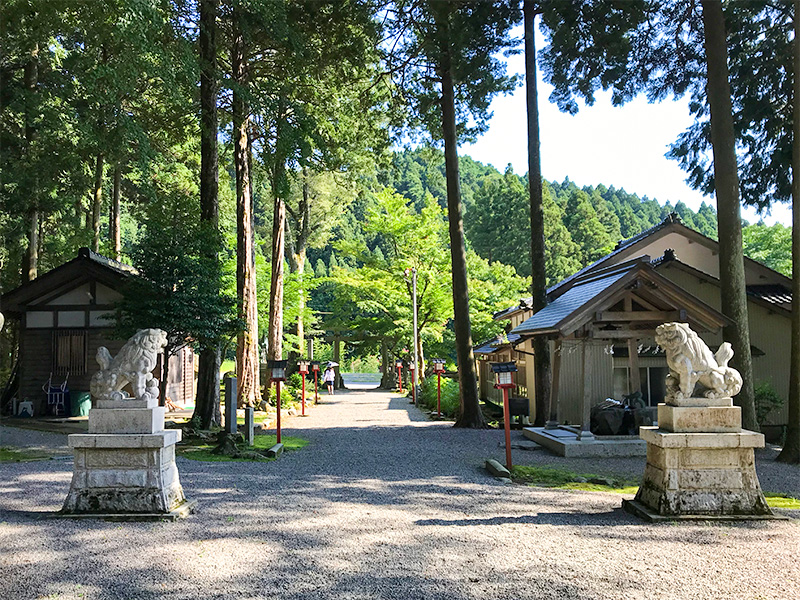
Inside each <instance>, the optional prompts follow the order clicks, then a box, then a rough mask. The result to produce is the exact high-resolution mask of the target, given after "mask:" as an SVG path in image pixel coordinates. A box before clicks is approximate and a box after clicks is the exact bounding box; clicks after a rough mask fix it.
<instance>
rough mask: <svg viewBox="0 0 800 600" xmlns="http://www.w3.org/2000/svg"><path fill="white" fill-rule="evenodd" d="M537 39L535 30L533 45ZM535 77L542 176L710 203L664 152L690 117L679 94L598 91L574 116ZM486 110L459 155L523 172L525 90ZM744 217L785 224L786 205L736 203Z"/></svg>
mask: <svg viewBox="0 0 800 600" xmlns="http://www.w3.org/2000/svg"><path fill="white" fill-rule="evenodd" d="M542 43H543V40H542V39H540V36H537V45H538V47H539V48H541V44H542ZM508 70H509V73H523V72H524V57H523V56H522V55H517V56H512V57H510V58H509V59H508ZM538 75H539V113H540V121H539V122H540V130H541V133H540V135H541V154H542V175H543V176H544V178H545V179H547V180H549V181H553V180H555V181H562V180H563V179H564V178H565V177H569V178H570V180H572V181H574V182H575V183H576V184H578V185H579V186H584V185H597V184H600V183H602V184H603V185H606V186H612V185H613V186H614V187H617V188H623V189H624V190H625V191H626V192H629V193H635V194H637V195H639V196H640V197H642V196H648V197H649V198H655V199H657V200H658V201H659V202H660V203H661V204H664V203H665V202H666V201H667V200H669V201H670V202H671V203H672V204H676V203H677V202H678V201H683V202H684V203H686V204H687V205H688V206H690V207H691V208H693V209H694V210H697V208H698V207H699V206H700V203H701V202H703V201H705V202H706V203H708V204H711V205H712V206H716V200H715V199H714V197H713V196H703V195H702V194H700V192H698V191H695V190H693V189H691V188H690V187H689V186H688V185H687V184H686V183H685V178H686V175H685V173H684V172H683V171H682V170H681V168H680V167H679V166H678V163H677V161H674V160H670V159H668V158H666V157H665V156H664V155H665V154H666V152H667V150H668V149H669V145H670V144H671V143H672V142H674V141H675V139H676V138H677V136H678V134H680V133H681V132H683V131H684V130H685V129H686V127H687V126H688V125H689V124H690V123H691V121H692V117H691V115H690V113H689V109H688V103H687V101H686V100H678V101H665V102H661V103H658V104H649V103H648V102H647V100H645V98H643V97H639V98H637V99H635V100H634V101H632V102H630V103H628V104H626V105H624V106H622V107H614V106H612V105H611V100H610V95H609V94H599V95H598V96H597V100H596V102H595V104H594V105H593V106H590V107H588V106H584V105H581V109H580V111H579V112H578V114H577V115H575V116H571V115H568V114H566V113H562V112H560V111H559V110H558V108H557V107H556V105H555V104H551V103H550V101H549V100H548V97H549V96H550V91H551V90H552V88H551V87H550V86H548V85H547V84H545V83H543V82H542V81H541V71H539V72H538ZM492 110H493V112H494V116H493V118H492V120H491V122H490V128H489V131H488V132H487V133H485V134H484V135H483V136H482V137H481V138H480V139H479V140H478V141H477V143H475V144H465V145H462V146H461V148H460V149H459V152H460V153H461V154H466V155H469V156H471V157H472V158H474V159H475V160H477V161H480V162H482V163H488V164H491V165H494V166H495V167H496V168H497V169H499V170H500V171H503V170H504V169H505V167H506V165H507V164H509V163H510V164H511V165H512V166H513V168H514V171H515V172H517V173H519V174H524V173H526V172H527V170H528V154H527V120H526V119H527V116H526V112H525V88H524V86H523V87H519V88H517V90H516V91H515V93H514V94H512V95H508V96H498V97H497V98H495V100H494V102H493V103H492ZM743 216H744V218H745V219H747V220H748V221H750V222H751V223H752V222H756V221H758V220H759V219H761V218H763V220H764V221H765V222H766V223H769V224H772V223H774V222H780V223H783V224H785V225H791V206H790V205H788V204H782V205H779V206H777V207H773V209H772V214H770V215H763V216H759V215H757V214H756V212H755V211H754V210H752V209H748V208H745V209H743Z"/></svg>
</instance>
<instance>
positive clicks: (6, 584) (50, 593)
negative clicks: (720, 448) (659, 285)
mask: <svg viewBox="0 0 800 600" xmlns="http://www.w3.org/2000/svg"><path fill="white" fill-rule="evenodd" d="M321 399H322V401H323V402H322V403H321V404H319V405H317V406H314V407H313V408H312V409H311V411H310V412H311V416H309V417H306V418H303V417H294V418H291V419H287V420H286V422H285V424H284V425H285V429H284V434H285V435H297V436H301V437H304V438H306V439H308V440H309V441H310V444H309V445H308V446H307V447H305V448H304V449H302V450H297V451H293V452H287V453H284V455H282V456H281V458H280V459H279V460H277V461H274V462H269V463H232V462H228V463H204V462H196V461H190V460H186V459H183V458H179V459H178V466H179V469H180V477H181V482H182V484H183V487H184V490H185V492H186V495H187V497H188V498H190V499H194V500H198V501H199V504H198V508H197V512H196V513H195V514H194V515H192V516H191V517H189V518H188V519H185V520H181V521H178V522H174V523H168V522H159V523H110V522H103V521H95V520H62V519H49V518H43V517H44V516H46V514H47V513H48V512H50V513H52V512H53V511H56V510H58V509H59V508H60V507H61V503H62V502H63V500H64V498H65V496H66V494H67V490H68V488H69V482H70V478H71V473H72V461H71V459H69V458H64V457H63V456H62V457H61V458H57V459H55V460H50V461H38V462H26V463H0V598H2V599H13V600H28V599H31V600H38V599H55V598H58V599H69V600H73V599H75V600H77V599H84V600H107V599H108V600H110V599H117V598H119V599H139V598H142V599H156V598H158V599H162V598H164V599H170V600H179V599H180V600H184V599H185V600H190V599H191V600H193V599H198V598H215V599H216V598H237V599H243V600H251V599H252V600H255V599H264V600H268V599H283V598H292V599H295V598H296V599H328V598H330V599H334V598H336V599H376V598H377V599H390V598H397V599H403V600H411V599H440V598H441V599H447V600H467V599H470V600H472V599H476V600H477V599H522V598H525V599H527V598H531V599H533V598H536V599H551V598H552V599H556V598H558V599H570V598H575V599H578V598H580V599H581V600H594V599H598V600H599V599H604V600H605V599H620V600H621V599H626V600H628V599H640V598H641V599H648V600H650V599H659V598H669V599H695V598H696V599H703V600H706V599H712V598H713V599H716V598H731V599H733V598H736V599H737V600H747V599H751V600H756V599H763V600H766V599H770V600H795V599H797V598H800V560H798V556H800V521H798V520H795V519H792V520H789V521H769V522H746V523H721V524H716V523H715V524H711V523H707V522H696V523H679V524H658V525H653V524H646V523H643V522H641V521H639V520H637V519H636V518H634V517H632V516H630V515H628V514H626V513H624V512H622V511H621V510H620V503H621V499H622V496H620V495H617V494H610V493H599V492H575V491H569V490H555V489H544V488H533V487H526V486H521V485H513V484H508V483H505V482H503V481H501V480H496V479H494V478H492V477H490V476H488V475H487V473H486V471H485V470H484V469H483V468H482V467H483V464H484V462H485V460H486V459H487V458H494V459H496V460H498V461H500V462H501V463H502V462H504V450H503V448H502V447H501V445H500V443H501V442H502V439H503V434H502V431H497V430H476V431H472V430H457V429H453V428H452V426H451V425H452V423H449V422H435V421H431V420H429V419H428V418H427V417H426V416H425V415H423V414H422V413H421V412H420V411H418V410H417V409H416V408H415V407H413V406H410V405H409V402H408V399H406V398H400V397H398V396H396V395H391V394H388V393H385V392H378V391H375V392H350V393H341V394H338V393H337V394H336V395H334V396H327V395H322V396H321ZM512 442H513V443H514V444H523V445H526V444H527V442H526V441H525V440H524V439H523V438H522V436H521V435H520V433H519V432H514V437H513V439H512ZM4 445H5V446H8V445H15V446H33V447H46V446H49V447H52V448H54V449H60V450H63V449H64V447H65V436H61V435H54V434H46V433H41V432H31V431H24V430H14V429H11V428H5V427H0V446H4ZM773 459H774V451H773V450H765V451H761V452H760V453H759V456H758V460H757V462H758V472H759V477H760V479H761V483H762V487H763V488H764V489H765V490H770V491H786V492H792V493H794V494H798V492H799V491H800V468H798V467H796V466H786V465H780V464H778V463H775V462H774V460H773ZM514 460H515V462H516V463H518V464H531V465H553V466H561V467H564V468H569V469H571V470H573V471H576V472H580V473H595V474H599V475H610V476H617V477H620V476H622V477H633V478H637V477H638V476H640V475H641V472H642V470H643V468H644V459H643V458H633V459H599V460H598V459H570V460H566V459H563V458H560V457H556V456H553V455H551V454H549V453H548V452H547V451H545V450H533V451H531V450H520V449H514Z"/></svg>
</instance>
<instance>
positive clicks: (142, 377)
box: [90, 329, 167, 400]
mask: <svg viewBox="0 0 800 600" xmlns="http://www.w3.org/2000/svg"><path fill="white" fill-rule="evenodd" d="M166 345H167V334H166V333H164V332H163V331H161V330H160V329H142V330H140V331H138V332H137V333H136V335H134V336H133V337H132V338H131V339H129V340H128V341H127V342H125V345H124V346H123V347H122V349H120V351H119V352H118V353H117V355H116V356H115V357H112V356H111V353H110V352H109V351H108V348H106V347H105V346H101V347H100V348H99V349H98V350H97V362H98V364H99V365H100V371H98V372H97V373H95V374H94V376H93V377H92V382H91V386H90V389H91V393H92V397H93V398H96V399H98V400H121V399H123V398H125V395H124V394H123V393H122V391H121V390H122V388H124V387H125V386H126V385H128V384H130V386H131V390H132V392H133V397H134V398H136V399H137V400H149V399H156V398H158V379H156V378H155V377H153V373H152V371H153V369H154V368H155V366H156V362H157V360H158V355H159V354H160V353H161V351H162V350H163V349H164V346H166Z"/></svg>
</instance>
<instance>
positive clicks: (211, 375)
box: [192, 0, 222, 429]
mask: <svg viewBox="0 0 800 600" xmlns="http://www.w3.org/2000/svg"><path fill="white" fill-rule="evenodd" d="M199 4H200V6H199V12H200V36H199V37H200V220H201V221H202V222H203V224H204V225H205V226H206V227H207V228H208V230H209V233H210V234H211V235H214V236H215V237H218V236H219V158H218V155H217V131H218V129H219V121H218V117H217V94H218V84H217V10H218V7H219V0H200V2H199ZM206 259H207V260H209V261H213V262H214V263H215V266H217V267H218V266H219V265H218V264H216V263H218V261H219V257H218V254H217V252H216V249H212V250H210V251H209V255H208V256H207V257H206ZM213 271H214V272H215V273H216V272H218V268H215V269H213ZM220 358H221V357H220V341H219V340H203V344H202V346H201V348H200V357H199V360H198V365H197V396H196V398H195V407H194V415H193V417H192V418H196V419H199V421H200V426H201V427H202V428H203V429H208V428H209V427H211V426H212V425H219V424H220V423H221V422H222V415H221V412H220V407H219V368H220Z"/></svg>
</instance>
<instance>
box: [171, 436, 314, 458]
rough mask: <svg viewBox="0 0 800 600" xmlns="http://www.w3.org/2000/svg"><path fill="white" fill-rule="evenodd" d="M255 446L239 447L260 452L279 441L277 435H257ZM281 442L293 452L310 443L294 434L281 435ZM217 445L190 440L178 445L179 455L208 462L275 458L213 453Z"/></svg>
mask: <svg viewBox="0 0 800 600" xmlns="http://www.w3.org/2000/svg"><path fill="white" fill-rule="evenodd" d="M253 442H254V444H253V446H248V445H247V444H240V445H239V449H240V450H241V451H242V452H252V453H258V452H260V451H266V450H268V449H269V448H272V446H274V445H275V444H277V443H278V439H277V436H276V435H274V434H272V435H257V436H255V438H254V440H253ZM281 443H283V449H284V452H291V451H293V450H299V449H301V448H303V447H305V446H307V445H308V440H306V439H303V438H299V437H292V436H286V435H284V436H281ZM215 447H216V443H211V442H208V441H199V442H196V443H193V442H191V441H190V442H189V443H188V444H186V445H180V446H178V455H179V456H183V457H184V458H189V459H191V460H201V461H208V462H231V461H233V462H263V461H271V460H275V459H274V458H267V457H266V456H263V457H256V456H248V457H238V458H234V457H231V456H224V455H220V454H213V453H212V452H211V451H212V450H213V449H214V448H215Z"/></svg>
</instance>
